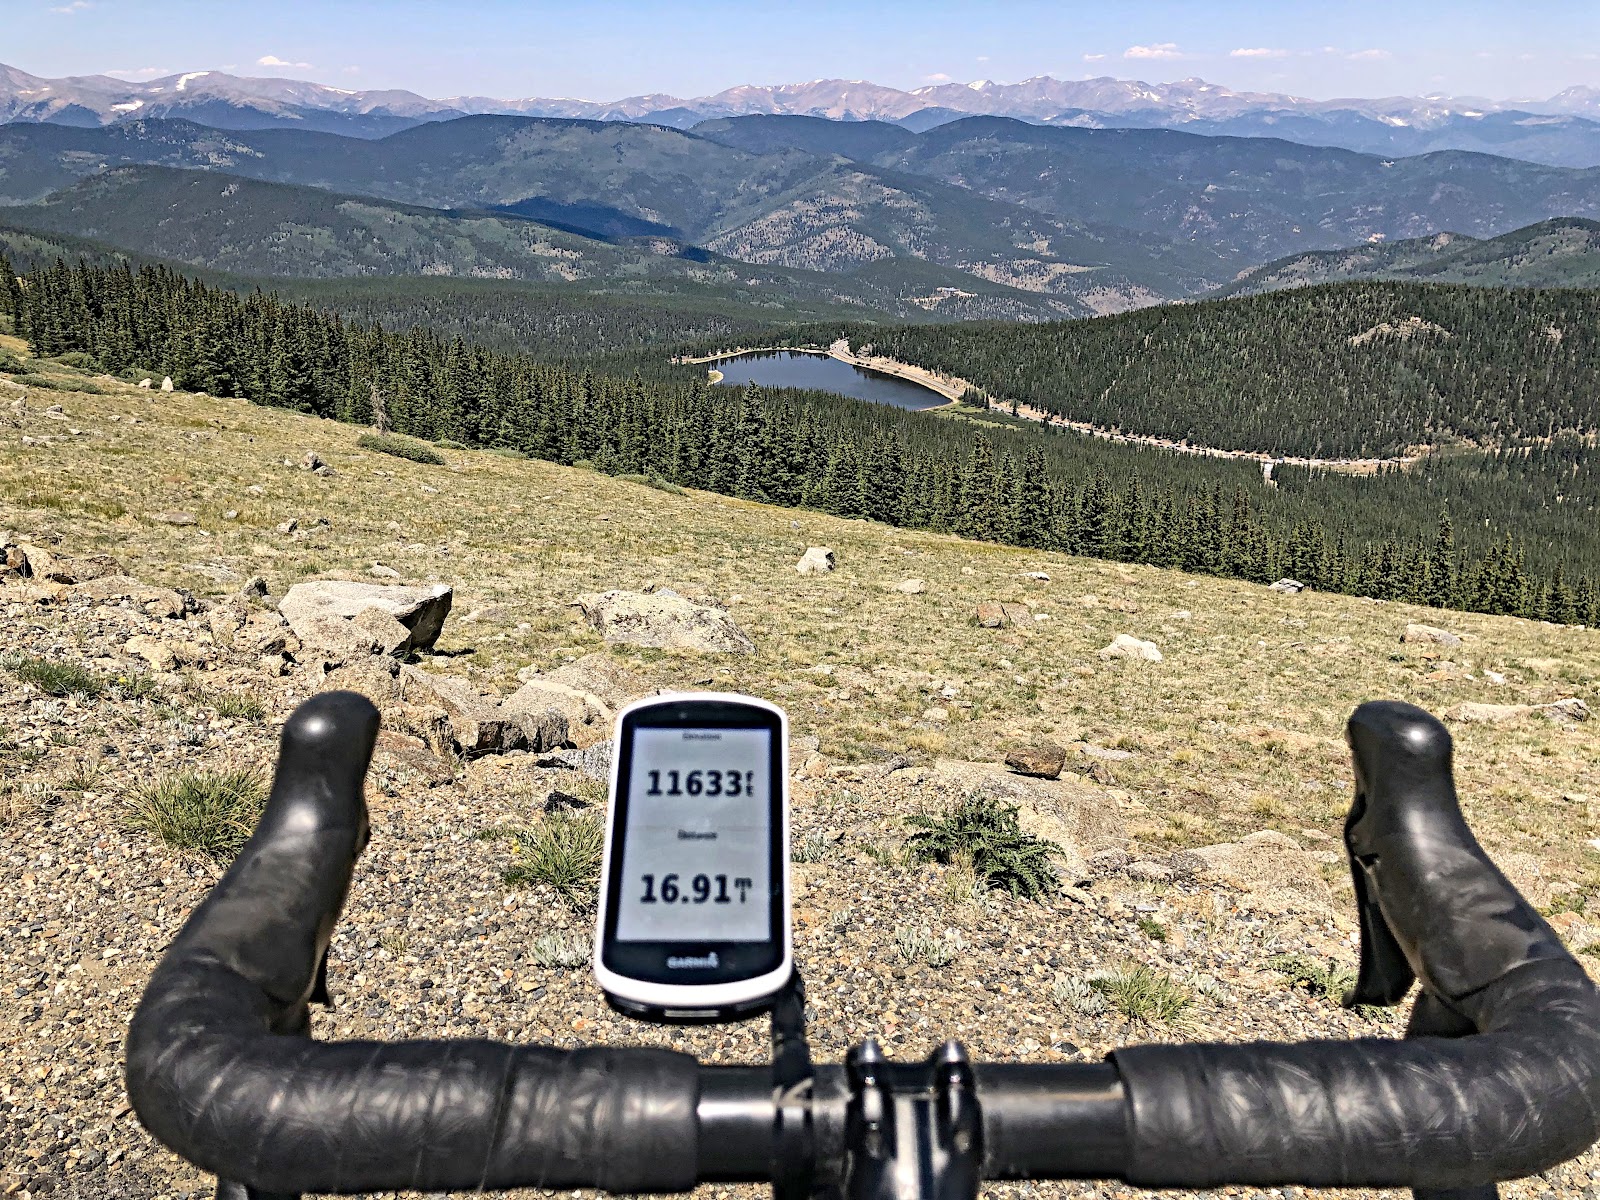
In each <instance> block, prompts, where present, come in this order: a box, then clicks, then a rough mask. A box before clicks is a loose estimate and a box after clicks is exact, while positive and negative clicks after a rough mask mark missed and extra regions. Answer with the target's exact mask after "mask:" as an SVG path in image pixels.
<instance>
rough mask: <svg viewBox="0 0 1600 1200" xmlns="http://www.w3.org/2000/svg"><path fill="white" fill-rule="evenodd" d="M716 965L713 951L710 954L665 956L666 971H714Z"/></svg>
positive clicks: (715, 954)
mask: <svg viewBox="0 0 1600 1200" xmlns="http://www.w3.org/2000/svg"><path fill="white" fill-rule="evenodd" d="M718 965H719V964H718V960H717V952H716V951H715V950H713V951H712V952H711V953H710V954H669V955H667V969H668V970H669V971H694V970H704V969H705V968H707V967H710V968H712V969H715V968H716V967H717V966H718Z"/></svg>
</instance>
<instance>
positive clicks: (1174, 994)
mask: <svg viewBox="0 0 1600 1200" xmlns="http://www.w3.org/2000/svg"><path fill="white" fill-rule="evenodd" d="M1087 982H1088V984H1089V986H1090V987H1091V988H1093V989H1094V990H1095V991H1097V992H1099V993H1100V994H1101V995H1102V996H1104V997H1105V998H1106V999H1107V1000H1108V1001H1109V1002H1110V1003H1111V1007H1113V1008H1115V1009H1116V1010H1117V1011H1118V1012H1120V1013H1121V1014H1122V1015H1123V1016H1125V1017H1127V1018H1128V1019H1129V1020H1130V1021H1146V1022H1157V1021H1159V1022H1163V1023H1165V1022H1171V1021H1176V1020H1177V1019H1178V1018H1179V1017H1181V1016H1182V1015H1183V1014H1184V1013H1185V1012H1186V1011H1188V1008H1189V1006H1190V1005H1191V1004H1193V1003H1194V996H1193V995H1192V994H1191V993H1190V992H1189V990H1188V989H1187V988H1185V987H1183V986H1182V985H1181V984H1179V983H1177V982H1175V981H1174V980H1173V979H1172V978H1171V977H1169V976H1167V975H1164V974H1162V973H1161V972H1160V971H1157V970H1154V969H1152V968H1150V967H1147V966H1145V965H1143V964H1142V963H1140V964H1137V965H1134V966H1128V967H1122V968H1120V969H1119V970H1115V971H1106V972H1102V973H1100V974H1097V975H1091V976H1090V977H1089V979H1088V980H1087Z"/></svg>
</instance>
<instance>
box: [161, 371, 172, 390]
mask: <svg viewBox="0 0 1600 1200" xmlns="http://www.w3.org/2000/svg"><path fill="white" fill-rule="evenodd" d="M161 390H162V391H163V392H170V391H171V390H172V376H171V375H167V376H165V377H164V378H163V379H162V380H161Z"/></svg>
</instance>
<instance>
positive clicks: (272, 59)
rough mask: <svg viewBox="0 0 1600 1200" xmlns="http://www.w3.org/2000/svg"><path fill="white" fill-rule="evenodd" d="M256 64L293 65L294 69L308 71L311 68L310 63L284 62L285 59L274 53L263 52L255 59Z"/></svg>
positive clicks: (259, 65)
mask: <svg viewBox="0 0 1600 1200" xmlns="http://www.w3.org/2000/svg"><path fill="white" fill-rule="evenodd" d="M256 66H258V67H293V68H294V69H295V70H296V71H309V70H311V64H310V63H297V62H286V61H285V60H283V59H281V58H279V57H278V56H277V55H276V54H263V55H262V56H261V57H260V58H258V59H256Z"/></svg>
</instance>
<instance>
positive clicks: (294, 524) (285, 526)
mask: <svg viewBox="0 0 1600 1200" xmlns="http://www.w3.org/2000/svg"><path fill="white" fill-rule="evenodd" d="M299 528H300V522H299V520H297V519H296V518H294V517H290V518H289V519H288V520H287V521H284V522H283V523H282V524H281V525H279V526H278V532H279V533H293V532H294V531H295V530H297V529H299Z"/></svg>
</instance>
